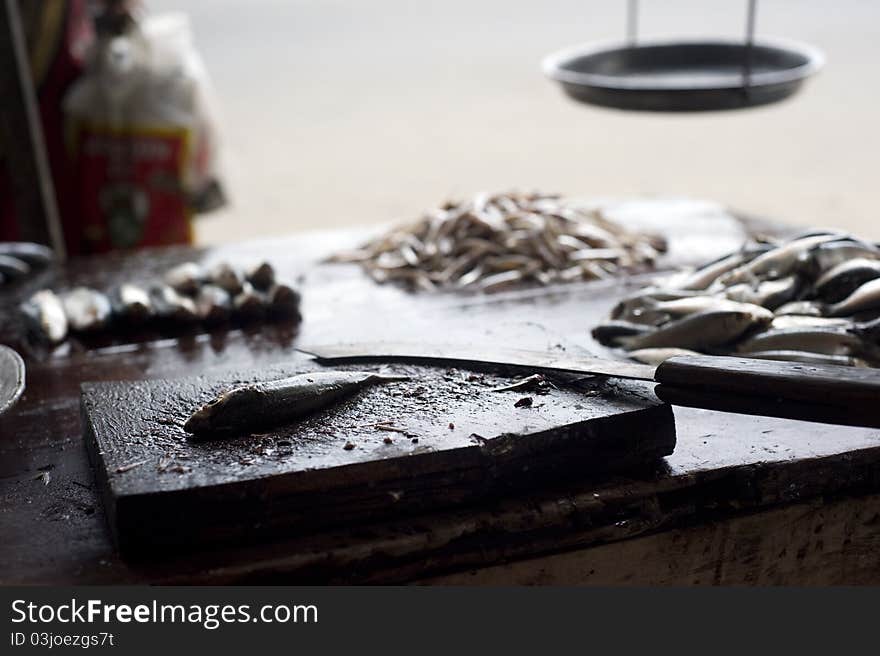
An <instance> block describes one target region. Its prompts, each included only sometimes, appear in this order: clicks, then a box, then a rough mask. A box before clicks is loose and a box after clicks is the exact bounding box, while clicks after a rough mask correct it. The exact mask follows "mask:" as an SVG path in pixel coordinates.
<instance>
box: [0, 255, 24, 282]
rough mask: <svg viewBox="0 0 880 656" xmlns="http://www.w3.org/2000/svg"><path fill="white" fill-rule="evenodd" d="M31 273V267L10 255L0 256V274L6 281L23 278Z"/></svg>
mask: <svg viewBox="0 0 880 656" xmlns="http://www.w3.org/2000/svg"><path fill="white" fill-rule="evenodd" d="M30 272H31V265H30V264H28V263H27V262H25V261H24V260H20V259H19V258H17V257H13V256H11V255H0V274H3V277H4V278H6V279H8V280H17V279H18V278H24V277H25V276H26V275H28V274H29V273H30Z"/></svg>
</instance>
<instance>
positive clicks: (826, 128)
mask: <svg viewBox="0 0 880 656" xmlns="http://www.w3.org/2000/svg"><path fill="white" fill-rule="evenodd" d="M148 5H149V6H151V7H152V8H153V9H154V10H164V9H175V8H176V9H182V10H184V11H186V12H188V13H189V14H190V16H191V18H192V21H193V24H194V29H195V33H196V39H197V45H198V46H199V48H200V49H201V51H202V53H203V55H204V58H205V59H206V61H207V64H208V66H209V68H210V71H211V73H212V75H213V78H214V81H215V85H216V87H217V91H218V94H219V96H220V99H221V100H222V110H223V119H224V125H225V128H226V138H227V146H228V155H229V163H230V168H229V179H230V182H231V186H232V191H233V193H234V201H235V202H234V206H233V207H232V208H230V209H229V210H224V211H223V212H221V213H219V214H217V215H215V216H214V217H212V218H210V219H205V220H203V221H202V222H200V225H199V230H198V232H199V235H200V238H201V239H202V240H203V241H205V242H217V241H224V240H230V239H234V238H237V237H239V236H241V235H248V236H250V235H261V236H262V235H270V234H277V233H285V232H291V231H296V230H302V229H311V228H317V227H330V226H345V225H352V224H365V223H370V222H381V221H388V220H397V219H402V218H409V217H412V216H415V215H416V214H417V213H418V212H419V211H420V210H421V209H423V208H425V207H428V206H431V205H434V204H436V203H438V202H440V201H441V200H443V199H444V198H446V197H447V196H449V195H450V194H452V195H465V194H470V193H472V192H474V191H478V190H480V189H489V190H492V189H498V190H501V189H509V188H515V187H524V188H540V189H547V190H557V191H562V192H564V193H566V194H571V195H579V196H588V195H603V196H604V195H624V194H633V193H661V194H662V193H669V194H689V195H693V196H699V197H705V198H712V199H716V200H719V201H722V202H724V203H728V204H730V205H732V206H735V207H738V208H741V209H744V210H747V211H749V212H755V213H763V214H767V215H772V216H776V217H778V218H782V219H785V220H789V221H793V222H800V223H804V224H821V225H837V226H842V227H847V228H851V229H853V230H858V231H860V232H861V233H863V234H865V235H867V236H870V237H873V238H875V239H880V221H878V220H877V218H876V215H877V203H876V201H877V196H878V194H877V187H878V186H880V176H878V170H880V167H878V160H880V156H878V152H880V127H878V116H880V112H878V107H877V100H878V87H880V73H878V68H877V66H878V63H880V2H875V1H871V0H839V1H837V2H832V1H831V0H824V1H820V0H762V1H761V2H760V7H759V20H758V28H759V32H760V33H763V34H768V35H776V36H785V37H789V38H793V39H799V40H804V41H808V42H811V43H813V44H814V45H817V46H819V47H820V48H822V49H824V50H825V52H826V55H827V57H828V65H827V68H826V69H825V71H824V72H823V73H822V74H821V75H820V77H819V78H817V79H816V80H814V82H813V83H812V84H811V85H809V86H808V87H807V89H806V91H805V92H804V93H802V94H801V95H800V96H798V97H796V98H795V99H793V100H792V101H790V102H787V103H783V104H780V105H776V106H772V107H767V108H762V109H754V110H749V111H745V112H735V113H726V114H705V115H699V116H694V115H690V116H685V115H676V116H668V115H636V114H628V113H619V112H615V111H609V110H603V109H592V108H585V107H583V106H578V105H575V104H573V103H571V102H570V101H568V100H567V99H565V98H564V97H563V96H562V95H561V92H560V91H559V90H558V89H557V88H556V87H555V86H553V85H551V84H550V83H549V82H548V81H547V80H545V79H543V78H542V76H541V74H540V70H539V62H540V60H541V58H542V57H543V55H545V54H546V53H548V52H550V51H553V50H556V49H558V48H560V47H563V46H566V45H571V44H574V43H578V42H581V41H588V40H593V39H604V38H608V37H617V36H619V35H621V33H622V30H623V18H624V2H623V0H611V1H601V0H578V1H573V0H544V1H538V0H534V1H529V2H516V1H515V0H445V1H443V2H428V1H427V0H426V1H418V2H416V1H412V0H369V1H367V0H362V1H359V0H248V1H247V2H243V1H242V0H208V1H205V0H148ZM642 5H643V10H642V29H643V33H644V34H645V35H646V36H671V35H676V34H680V35H685V36H691V37H694V36H700V35H705V34H715V35H719V36H739V35H740V34H741V33H742V30H743V23H744V14H745V2H744V1H735V0H703V1H700V0H662V1H661V0H642Z"/></svg>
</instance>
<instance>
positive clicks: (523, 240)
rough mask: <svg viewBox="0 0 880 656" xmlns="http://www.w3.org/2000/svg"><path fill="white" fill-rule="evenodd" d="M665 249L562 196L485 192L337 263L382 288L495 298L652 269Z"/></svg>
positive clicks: (448, 206) (655, 240)
mask: <svg viewBox="0 0 880 656" xmlns="http://www.w3.org/2000/svg"><path fill="white" fill-rule="evenodd" d="M665 250H666V242H665V241H664V240H663V239H662V238H661V237H658V236H654V235H646V234H640V233H637V232H633V231H630V230H627V229H625V228H623V227H622V226H621V225H619V224H617V223H616V222H614V221H611V220H609V219H608V218H606V217H605V216H603V214H602V212H601V210H598V209H587V208H584V207H583V206H581V205H578V204H577V203H575V202H573V201H570V200H566V199H564V198H562V197H561V196H559V195H556V194H543V193H517V192H512V193H503V194H494V195H490V194H486V193H481V194H478V195H476V196H475V197H474V198H472V199H470V200H467V201H464V202H447V203H445V204H444V205H442V206H441V207H439V208H437V209H435V210H431V211H429V212H427V213H425V214H424V215H423V216H422V217H421V218H419V219H418V220H416V221H415V222H413V223H410V224H407V225H401V226H398V227H396V228H393V229H392V230H391V231H390V232H388V233H386V234H384V235H381V236H380V237H378V238H376V239H373V240H372V241H370V242H369V243H367V244H365V245H364V246H362V247H361V248H359V249H357V250H354V251H349V252H345V253H338V254H336V255H334V256H333V257H331V258H330V261H332V262H349V263H359V264H361V265H362V266H363V268H364V270H365V271H366V272H367V273H368V274H369V275H370V276H371V277H372V278H373V279H374V280H375V281H376V282H379V283H385V282H396V283H399V284H402V285H404V286H406V287H408V288H410V289H412V290H423V291H430V290H435V289H438V288H443V289H461V290H479V291H482V292H486V293H492V292H499V291H503V290H506V289H510V288H513V287H517V286H519V285H522V284H524V283H537V284H541V285H548V284H551V283H559V282H574V281H584V280H595V279H597V278H607V277H609V276H611V275H614V274H616V273H618V272H619V271H621V270H624V269H626V270H634V269H639V268H649V267H651V266H652V265H653V264H654V262H655V260H656V259H657V257H658V255H659V254H660V253H662V252H664V251H665Z"/></svg>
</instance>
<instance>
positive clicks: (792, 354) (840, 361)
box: [748, 350, 869, 367]
mask: <svg viewBox="0 0 880 656" xmlns="http://www.w3.org/2000/svg"><path fill="white" fill-rule="evenodd" d="M748 357H750V358H756V359H758V360H783V361H787V362H804V363H806V364H836V365H840V366H845V367H867V366H869V365H868V363H867V362H866V361H865V360H863V359H862V358H856V357H852V356H850V355H829V354H827V353H811V352H809V351H791V350H788V351H786V350H775V351H754V352H751V353H749V354H748Z"/></svg>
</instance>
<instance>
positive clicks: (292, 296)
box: [266, 282, 300, 317]
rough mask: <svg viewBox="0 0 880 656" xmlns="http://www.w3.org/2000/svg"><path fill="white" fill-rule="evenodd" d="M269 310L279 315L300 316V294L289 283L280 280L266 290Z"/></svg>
mask: <svg viewBox="0 0 880 656" xmlns="http://www.w3.org/2000/svg"><path fill="white" fill-rule="evenodd" d="M266 297H267V299H268V302H269V312H271V313H272V314H274V315H277V316H284V317H294V316H299V303H300V294H299V292H298V291H297V290H295V289H294V288H293V287H291V286H290V285H288V284H285V283H283V282H278V283H275V284H274V285H272V287H270V288H269V290H268V291H267V292H266Z"/></svg>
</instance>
